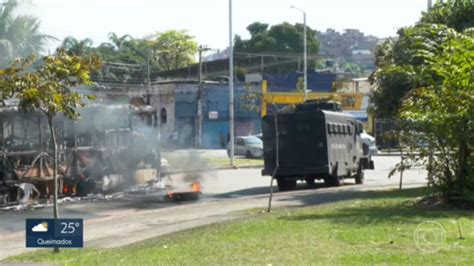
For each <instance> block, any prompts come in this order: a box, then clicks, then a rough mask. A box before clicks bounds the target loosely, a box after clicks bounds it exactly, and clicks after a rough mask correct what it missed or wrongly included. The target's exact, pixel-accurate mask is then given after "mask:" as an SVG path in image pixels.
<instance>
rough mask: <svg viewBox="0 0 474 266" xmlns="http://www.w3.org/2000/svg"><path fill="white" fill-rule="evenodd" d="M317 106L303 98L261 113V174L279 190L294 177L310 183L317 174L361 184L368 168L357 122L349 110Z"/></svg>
mask: <svg viewBox="0 0 474 266" xmlns="http://www.w3.org/2000/svg"><path fill="white" fill-rule="evenodd" d="M322 107H323V108H324V107H325V106H322V105H321V104H320V103H317V102H306V103H304V104H301V105H298V106H296V107H295V108H292V109H289V110H286V111H282V112H278V113H277V114H276V117H275V114H270V115H267V116H265V117H264V118H263V121H262V132H263V148H264V169H263V170H262V175H271V176H273V177H274V178H276V180H277V184H278V188H279V190H280V191H287V190H293V189H295V188H296V184H297V181H298V180H304V181H306V182H307V183H308V184H309V185H311V184H313V183H314V182H315V180H321V179H322V180H324V182H325V183H326V184H327V185H330V186H340V185H342V184H343V183H344V179H346V178H354V179H355V182H356V183H357V184H362V183H363V182H364V171H363V170H364V169H367V168H372V169H373V163H372V162H371V160H370V158H369V157H368V154H364V149H363V148H362V141H361V139H360V134H361V133H362V131H363V127H362V124H361V123H360V122H359V121H357V120H356V118H355V117H353V116H351V115H348V114H345V113H342V112H337V111H328V110H323V108H322ZM324 109H327V108H324ZM275 121H276V122H275ZM276 125H277V126H276ZM277 131H278V132H277ZM277 134H278V135H277ZM277 140H278V145H277ZM277 147H278V148H277ZM277 159H278V162H277Z"/></svg>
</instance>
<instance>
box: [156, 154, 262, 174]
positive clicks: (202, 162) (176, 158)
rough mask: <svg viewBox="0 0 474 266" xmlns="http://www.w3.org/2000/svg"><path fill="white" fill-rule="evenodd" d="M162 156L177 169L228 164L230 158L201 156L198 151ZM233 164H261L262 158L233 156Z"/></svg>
mask: <svg viewBox="0 0 474 266" xmlns="http://www.w3.org/2000/svg"><path fill="white" fill-rule="evenodd" d="M164 157H165V158H166V159H167V160H168V162H169V164H170V169H171V170H173V171H178V170H200V169H206V168H213V167H224V166H230V159H229V158H227V157H219V158H217V157H210V158H206V157H202V156H200V155H199V154H198V153H189V154H188V155H186V156H182V155H177V154H173V153H166V154H165V155H164ZM234 164H235V166H237V167H243V166H263V160H262V159H248V158H245V157H235V158H234Z"/></svg>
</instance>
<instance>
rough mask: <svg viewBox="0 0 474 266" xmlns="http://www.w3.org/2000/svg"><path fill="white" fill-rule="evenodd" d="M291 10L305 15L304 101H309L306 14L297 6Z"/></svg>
mask: <svg viewBox="0 0 474 266" xmlns="http://www.w3.org/2000/svg"><path fill="white" fill-rule="evenodd" d="M290 8H293V9H296V10H298V11H301V13H303V24H304V30H303V50H304V52H303V61H304V86H303V87H304V88H303V89H304V101H306V100H307V99H308V57H307V45H306V12H304V10H303V9H300V8H297V7H295V6H290Z"/></svg>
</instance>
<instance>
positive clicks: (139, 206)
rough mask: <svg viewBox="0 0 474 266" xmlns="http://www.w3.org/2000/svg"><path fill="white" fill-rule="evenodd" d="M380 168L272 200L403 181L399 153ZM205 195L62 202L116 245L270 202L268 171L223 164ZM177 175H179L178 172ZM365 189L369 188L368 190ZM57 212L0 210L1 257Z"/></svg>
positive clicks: (95, 239) (313, 200) (91, 233)
mask: <svg viewBox="0 0 474 266" xmlns="http://www.w3.org/2000/svg"><path fill="white" fill-rule="evenodd" d="M374 160H375V164H376V170H371V171H367V172H366V182H365V184H364V185H355V184H354V182H353V180H349V181H348V182H346V185H345V186H343V187H332V188H328V187H325V186H324V185H323V184H322V183H317V184H316V186H315V187H313V188H308V187H306V186H305V184H304V183H301V184H300V186H299V189H298V190H297V191H292V192H284V193H276V194H275V196H274V201H273V202H274V203H273V206H275V207H285V206H308V205H314V204H321V203H325V202H332V201H337V200H344V199H352V198H361V197H364V196H366V195H367V193H366V191H368V190H379V189H389V188H394V187H397V186H398V177H396V178H392V179H388V178H387V174H388V172H389V170H390V168H391V167H392V166H393V165H394V164H396V163H397V162H398V161H399V157H393V156H392V157H390V156H384V157H375V159H374ZM425 176H426V173H425V171H423V170H410V171H407V172H405V174H404V184H405V187H413V186H423V185H425V184H426V180H425ZM201 178H202V179H201V180H202V189H203V193H204V194H203V197H202V198H201V200H199V201H196V202H187V203H170V202H166V201H164V200H163V194H159V193H158V194H148V195H133V196H127V197H124V198H121V199H118V200H109V201H97V202H89V201H88V202H76V203H69V204H63V205H61V206H60V214H61V216H62V217H64V218H66V217H71V218H84V219H85V245H86V246H87V247H117V246H121V245H126V244H130V243H133V242H136V241H140V240H143V239H146V238H150V237H156V236H159V235H163V234H167V233H171V232H175V231H179V230H183V229H188V228H192V227H196V226H200V225H205V224H210V223H216V222H221V221H226V220H230V219H235V218H238V217H241V216H242V215H244V214H242V213H239V212H236V211H239V210H244V209H249V208H265V207H266V205H267V202H268V193H269V187H268V186H269V182H270V178H269V177H262V176H261V175H260V169H239V170H221V171H215V172H206V173H203V174H202V177H201ZM173 179H178V177H173ZM364 192H365V193H364ZM51 216H52V209H51V208H43V209H39V210H35V211H19V212H11V211H10V212H0V220H1V223H0V243H1V249H0V259H2V258H5V257H8V256H11V255H14V254H20V253H23V252H26V251H28V250H26V249H25V248H24V245H25V244H24V242H25V234H24V226H25V222H24V221H25V219H26V218H45V217H51Z"/></svg>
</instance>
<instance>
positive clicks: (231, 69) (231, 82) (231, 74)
mask: <svg viewBox="0 0 474 266" xmlns="http://www.w3.org/2000/svg"><path fill="white" fill-rule="evenodd" d="M233 39H234V38H233V36H232V0H229V135H230V139H229V142H230V143H229V144H230V165H231V166H234V41H233Z"/></svg>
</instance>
